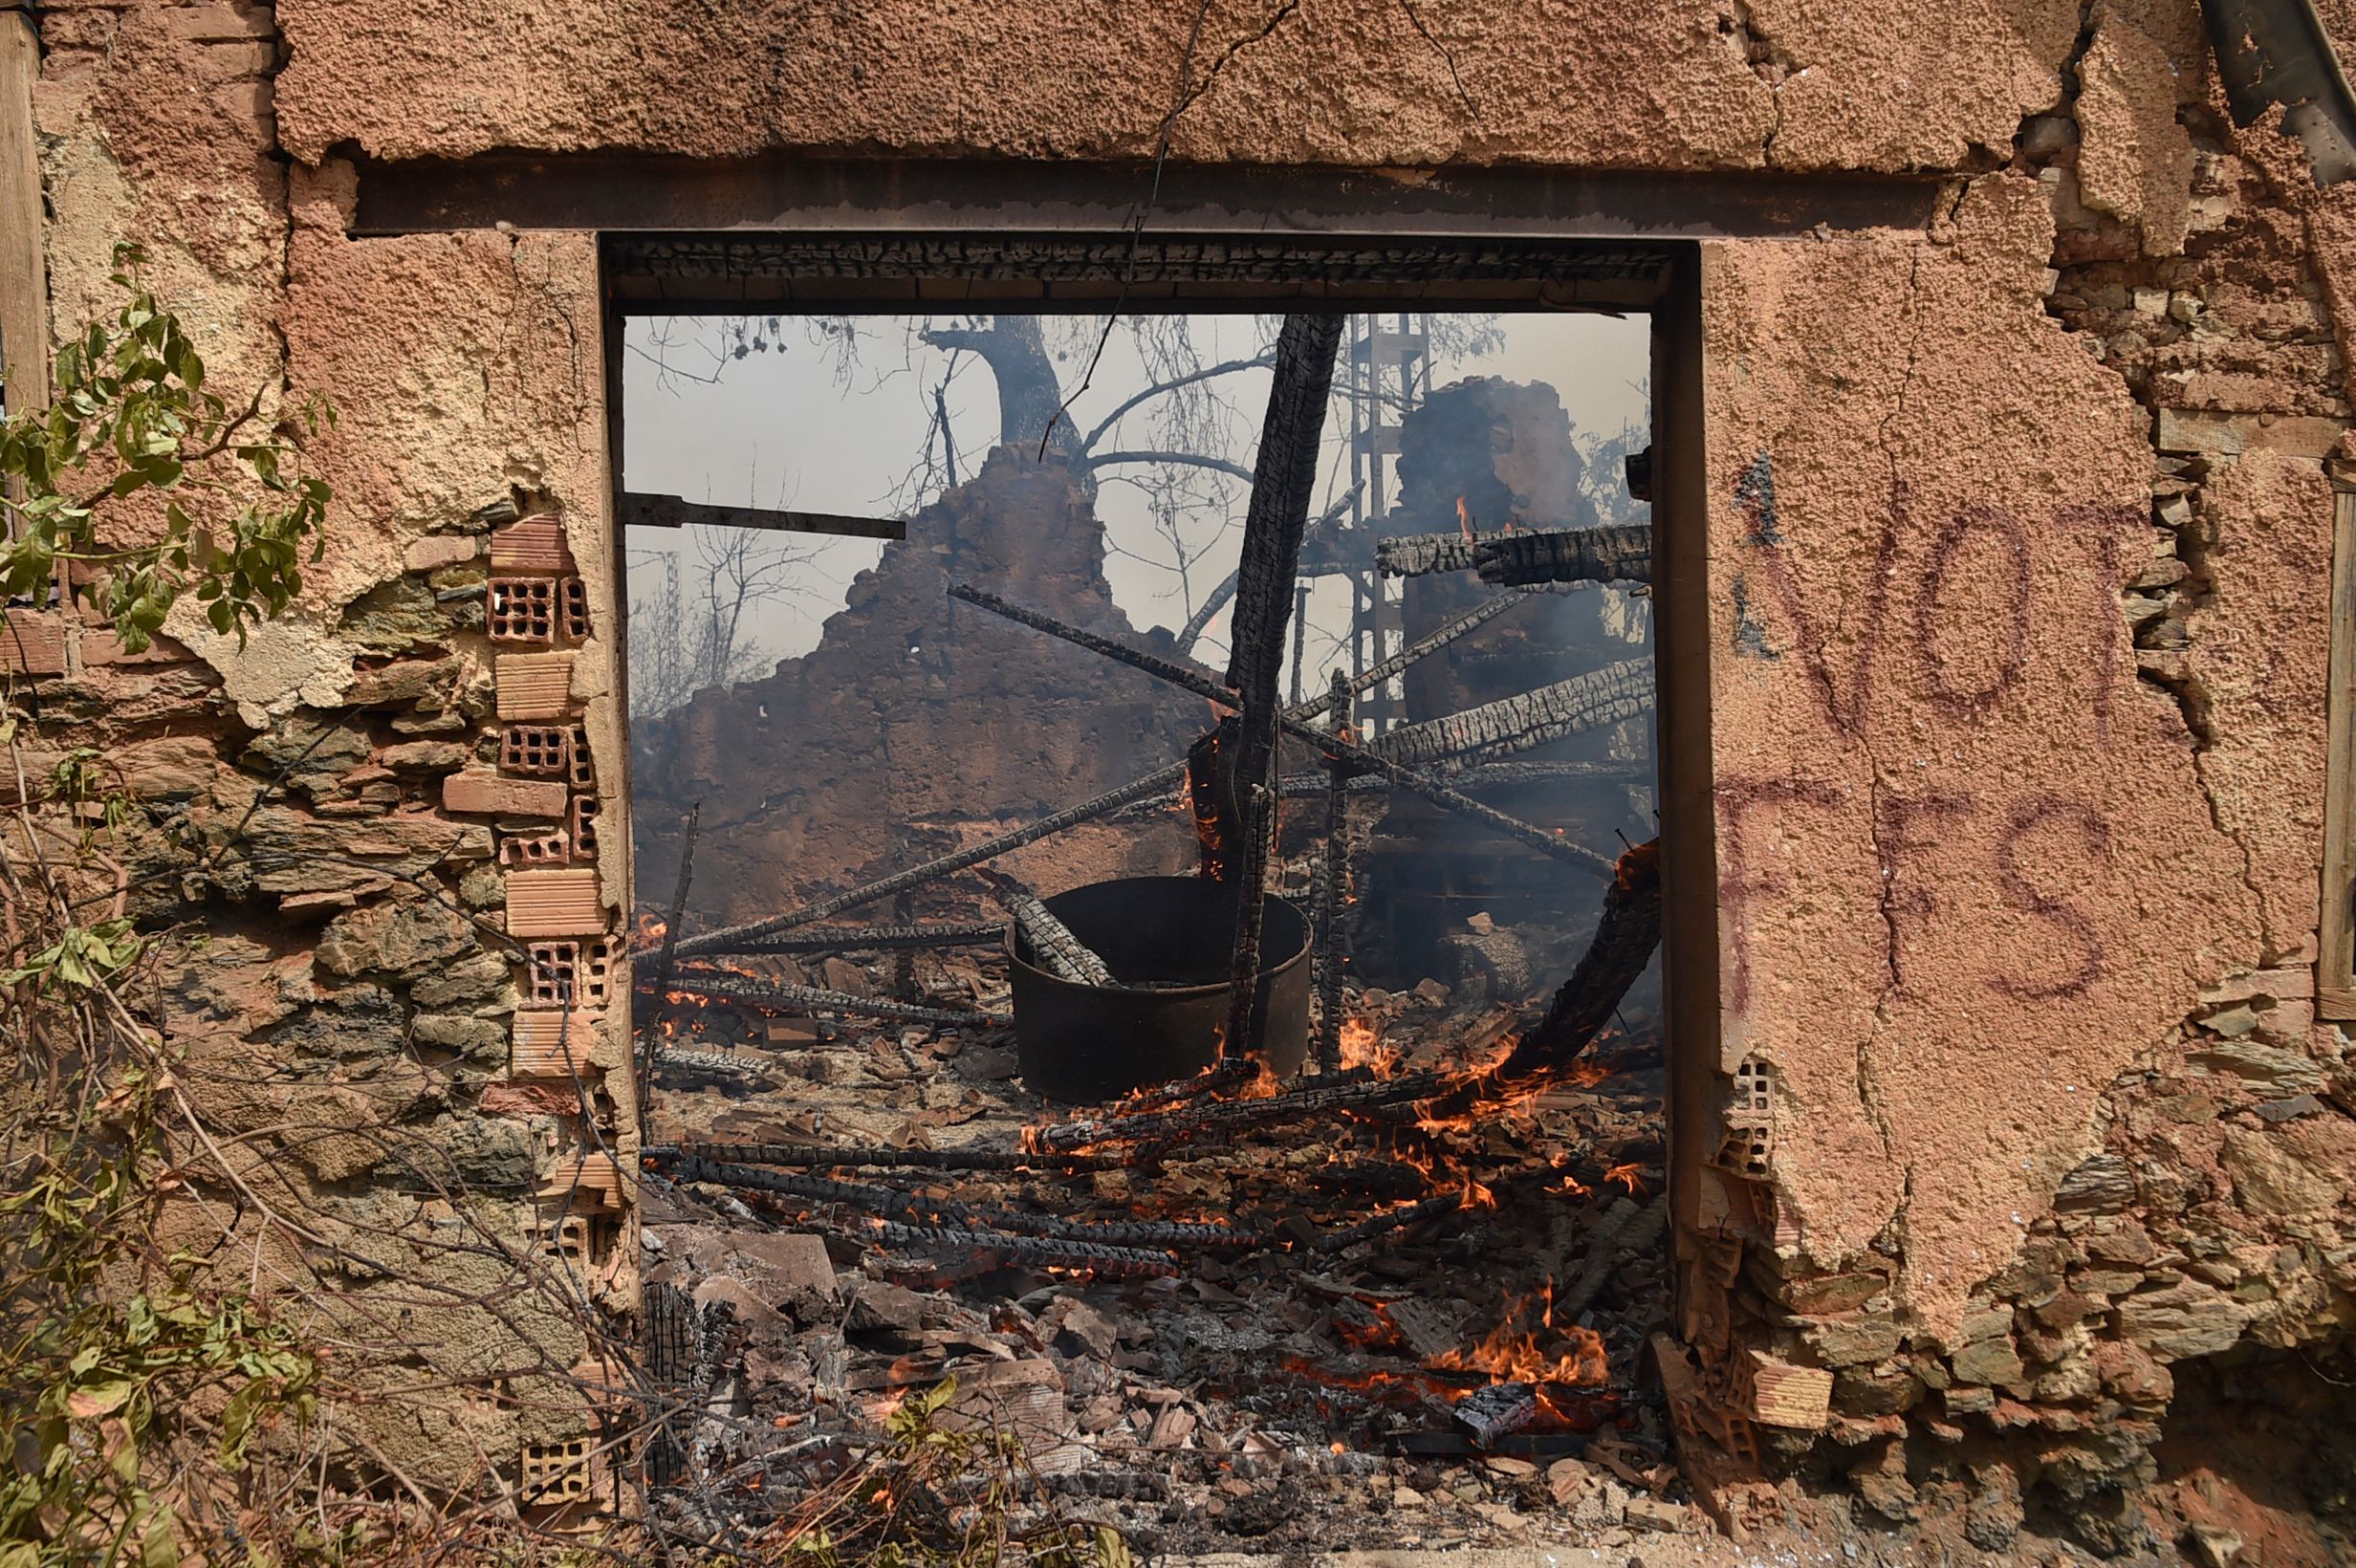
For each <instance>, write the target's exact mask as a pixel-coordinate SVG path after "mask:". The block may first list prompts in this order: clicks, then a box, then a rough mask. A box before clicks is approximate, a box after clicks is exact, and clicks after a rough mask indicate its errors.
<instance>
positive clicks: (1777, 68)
mask: <svg viewBox="0 0 2356 1568" xmlns="http://www.w3.org/2000/svg"><path fill="white" fill-rule="evenodd" d="M1718 33H1719V34H1720V35H1721V36H1723V37H1725V38H1727V39H1729V40H1731V41H1732V42H1733V43H1734V47H1735V48H1737V49H1739V50H1741V51H1742V58H1743V63H1744V64H1746V65H1748V66H1749V67H1750V68H1751V74H1752V75H1753V76H1756V77H1758V79H1759V80H1760V81H1762V82H1764V83H1766V85H1767V91H1768V94H1769V97H1770V99H1771V101H1772V102H1773V104H1774V106H1775V115H1776V120H1775V124H1774V125H1772V126H1771V127H1769V129H1768V132H1767V136H1766V139H1765V140H1764V141H1762V142H1760V143H1759V148H1758V155H1759V162H1760V163H1765V164H1766V165H1768V166H1769V167H1771V168H1772V167H1773V166H1775V161H1776V139H1777V138H1778V137H1779V136H1781V135H1782V134H1783V84H1784V82H1786V81H1787V80H1789V79H1790V78H1791V77H1793V76H1799V75H1800V74H1801V73H1802V72H1804V71H1805V70H1806V67H1804V66H1801V65H1800V64H1799V63H1798V62H1796V61H1795V60H1794V59H1793V58H1792V56H1791V54H1789V52H1787V51H1786V50H1785V49H1784V48H1783V46H1782V45H1781V44H1779V43H1778V42H1776V40H1775V39H1774V37H1772V36H1771V35H1770V34H1769V33H1767V32H1766V31H1765V30H1763V29H1762V28H1760V26H1759V25H1758V19H1757V18H1756V16H1755V15H1754V14H1753V13H1752V11H1751V8H1750V6H1749V5H1747V4H1745V3H1744V0H1732V3H1731V7H1730V9H1729V10H1728V11H1723V12H1721V13H1719V16H1718Z"/></svg>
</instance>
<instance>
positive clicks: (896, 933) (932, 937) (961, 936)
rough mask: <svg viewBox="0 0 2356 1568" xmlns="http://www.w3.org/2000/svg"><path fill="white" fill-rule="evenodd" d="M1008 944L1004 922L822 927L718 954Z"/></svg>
mask: <svg viewBox="0 0 2356 1568" xmlns="http://www.w3.org/2000/svg"><path fill="white" fill-rule="evenodd" d="M1005 940H1006V923H1005V922H1004V921H995V920H993V921H977V922H973V923H971V924H967V925H944V926H819V927H818V928H817V929H815V930H809V929H805V930H801V931H797V932H796V933H795V934H794V935H792V936H784V935H779V936H760V937H748V938H746V939H745V940H744V941H743V942H741V943H739V944H738V945H736V946H734V947H724V948H721V949H719V954H717V955H714V956H718V955H736V956H743V957H758V956H764V955H771V954H778V953H861V952H886V951H896V950H904V949H906V948H910V947H993V946H994V945H996V944H998V943H1000V942H1003V941H1005Z"/></svg>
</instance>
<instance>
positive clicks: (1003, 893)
mask: <svg viewBox="0 0 2356 1568" xmlns="http://www.w3.org/2000/svg"><path fill="white" fill-rule="evenodd" d="M977 875H979V876H980V878H981V879H982V882H984V884H985V885H987V886H988V887H989V889H990V896H991V897H992V898H993V899H996V900H997V901H998V903H999V904H1001V905H1003V906H1004V907H1005V909H1006V912H1007V913H1008V914H1009V915H1012V916H1013V917H1014V925H1015V926H1016V927H1017V928H1018V929H1020V930H1021V932H1022V934H1023V938H1024V940H1025V941H1027V942H1029V943H1030V944H1031V956H1032V957H1034V958H1036V959H1037V960H1038V962H1039V967H1040V968H1042V969H1046V970H1047V971H1048V972H1049V973H1051V974H1054V975H1056V976H1058V977H1059V978H1061V979H1065V980H1069V981H1070V982H1072V984H1074V985H1076V986H1109V985H1111V984H1112V983H1113V971H1112V970H1111V969H1109V968H1107V967H1106V966H1105V963H1104V960H1103V959H1102V958H1100V957H1098V956H1097V954H1096V952H1095V951H1094V949H1092V948H1091V947H1089V946H1088V945H1087V944H1086V943H1084V942H1082V941H1080V938H1079V937H1077V936H1074V935H1073V934H1072V928H1071V927H1070V926H1066V925H1064V924H1063V922H1061V921H1059V920H1058V919H1057V918H1056V916H1055V912H1054V911H1053V910H1051V909H1049V908H1048V907H1047V905H1045V904H1041V903H1040V902H1039V901H1038V898H1037V896H1036V894H1034V893H1033V892H1032V891H1031V890H1030V889H1029V888H1027V887H1025V886H1024V885H1023V884H1022V883H1020V882H1016V881H1015V880H1014V878H1012V877H1010V876H1008V875H1007V874H1006V873H1005V872H1003V871H992V870H990V869H988V868H987V867H985V868H983V869H982V870H981V871H980V872H978V873H977Z"/></svg>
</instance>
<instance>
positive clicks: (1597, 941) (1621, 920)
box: [1498, 838, 1661, 1078]
mask: <svg viewBox="0 0 2356 1568" xmlns="http://www.w3.org/2000/svg"><path fill="white" fill-rule="evenodd" d="M1660 945H1661V845H1660V840H1659V839H1657V838H1656V839H1653V840H1651V841H1650V842H1647V843H1642V844H1639V845H1637V846H1636V847H1635V848H1634V849H1631V850H1629V851H1628V852H1627V853H1626V854H1625V855H1623V856H1621V857H1620V863H1619V866H1618V867H1617V869H1616V870H1615V872H1614V874H1613V877H1612V883H1611V886H1609V887H1608V888H1606V889H1604V891H1603V919H1602V920H1601V921H1599V922H1598V923H1597V925H1596V927H1595V937H1594V939H1593V940H1592V941H1591V942H1589V943H1588V944H1587V950H1586V952H1584V953H1583V954H1582V955H1581V957H1580V960H1579V967H1578V968H1577V969H1573V970H1572V971H1571V977H1570V978H1569V979H1568V980H1565V981H1564V982H1563V983H1562V989H1561V990H1560V991H1556V992H1555V996H1554V1000H1553V1002H1551V1003H1550V1004H1549V1005H1548V1006H1547V1009H1546V1016H1545V1017H1544V1018H1542V1019H1540V1020H1539V1022H1538V1027H1537V1028H1536V1029H1533V1030H1531V1031H1530V1033H1528V1034H1524V1035H1523V1036H1522V1037H1521V1042H1520V1043H1519V1044H1518V1045H1516V1046H1515V1047H1514V1053H1513V1055H1512V1056H1508V1057H1507V1058H1506V1060H1505V1065H1504V1066H1503V1067H1502V1068H1500V1069H1499V1070H1498V1071H1499V1072H1500V1074H1501V1075H1502V1076H1504V1077H1506V1078H1519V1077H1522V1076H1524V1075H1527V1074H1531V1073H1544V1072H1553V1071H1556V1070H1559V1069H1560V1068H1562V1067H1565V1066H1567V1065H1569V1063H1570V1061H1571V1059H1572V1058H1573V1057H1575V1056H1578V1055H1579V1054H1580V1053H1581V1052H1582V1051H1584V1050H1586V1049H1587V1045H1588V1043H1589V1042H1590V1041H1592V1040H1593V1039H1594V1038H1595V1036H1596V1035H1597V1034H1599V1033H1600V1032H1601V1031H1602V1030H1603V1025H1604V1024H1605V1023H1607V1022H1608V1021H1609V1020H1610V1018H1611V1015H1612V1011H1613V1010H1614V1009H1615V1008H1617V1007H1619V1005H1620V998H1621V997H1623V996H1625V995H1626V994H1627V991H1628V988H1629V987H1630V986H1632V985H1634V984H1635V983H1636V977H1637V976H1638V975H1640V974H1642V973H1644V972H1645V966H1646V965H1647V964H1649V963H1650V962H1652V953H1653V949H1654V948H1656V947H1659V946H1660Z"/></svg>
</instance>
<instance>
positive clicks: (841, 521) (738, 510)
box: [615, 490, 908, 539]
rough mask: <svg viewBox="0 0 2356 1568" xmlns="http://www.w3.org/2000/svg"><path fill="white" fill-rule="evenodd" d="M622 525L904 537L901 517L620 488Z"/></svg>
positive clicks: (618, 518) (617, 511)
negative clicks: (714, 501)
mask: <svg viewBox="0 0 2356 1568" xmlns="http://www.w3.org/2000/svg"><path fill="white" fill-rule="evenodd" d="M615 514H616V519H615V520H616V521H618V522H620V523H621V524H622V526H623V527H625V528H685V527H689V526H692V527H697V528H757V529H764V530H766V531H768V532H770V533H773V534H835V535H837V536H839V537H842V538H852V539H905V538H906V537H907V536H908V524H907V520H906V519H905V518H903V517H846V516H843V515H842V514H841V513H840V512H779V511H777V510H775V509H774V508H771V507H709V506H705V505H703V504H702V503H700V502H696V501H683V500H681V499H680V498H679V497H678V496H676V495H653V494H648V493H646V492H644V491H641V490H629V491H625V492H624V493H623V494H622V500H621V504H620V505H619V506H617V507H616V508H615Z"/></svg>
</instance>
